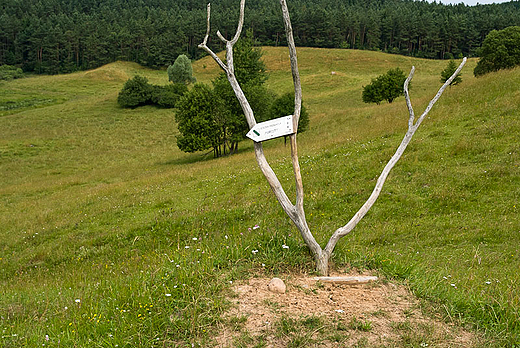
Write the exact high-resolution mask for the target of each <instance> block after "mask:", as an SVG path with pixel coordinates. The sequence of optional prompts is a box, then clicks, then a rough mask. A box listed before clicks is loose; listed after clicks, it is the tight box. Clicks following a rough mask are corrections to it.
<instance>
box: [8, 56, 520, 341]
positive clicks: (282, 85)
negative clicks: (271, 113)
mask: <svg viewBox="0 0 520 348" xmlns="http://www.w3.org/2000/svg"><path fill="white" fill-rule="evenodd" d="M264 52H265V55H264V60H265V62H266V66H267V68H268V70H269V73H270V78H269V80H268V82H267V84H268V85H269V87H270V88H272V89H274V90H276V91H277V92H278V93H279V94H281V93H283V92H286V91H289V90H290V89H291V74H290V71H289V65H288V55H287V53H286V50H285V49H283V48H271V47H268V48H264ZM298 53H299V57H298V58H299V63H300V71H301V75H302V84H303V93H304V101H305V104H306V106H307V108H308V111H309V114H310V129H309V131H307V132H305V133H302V134H301V136H299V152H300V161H301V166H302V170H303V180H304V187H305V191H306V202H305V206H306V212H307V216H308V219H309V224H310V225H311V229H313V230H314V232H315V233H316V234H317V235H318V240H319V241H320V242H322V243H323V242H324V241H325V238H328V235H329V234H330V233H331V232H332V231H333V230H334V229H335V228H337V227H338V226H340V225H341V224H342V223H345V222H346V221H347V220H348V219H349V218H350V217H351V215H352V214H353V213H354V212H355V211H356V210H357V209H358V207H359V206H360V205H361V204H362V203H363V201H364V200H365V199H366V197H368V195H369V192H370V190H371V189H372V186H373V185H374V181H375V178H376V177H377V175H378V174H379V172H380V171H381V169H382V167H383V166H384V164H385V162H386V161H387V160H388V158H390V156H391V155H392V154H393V152H394V151H395V148H396V147H397V145H398V144H399V142H400V140H401V137H402V136H403V134H404V132H405V129H406V124H407V110H406V106H405V103H404V100H403V99H402V98H399V99H398V100H396V101H395V102H394V103H392V104H382V105H379V106H377V105H367V104H363V103H362V101H361V89H362V86H363V85H366V84H368V83H369V82H370V79H371V78H373V77H375V76H377V75H378V74H381V73H384V72H385V71H386V70H388V69H389V68H393V67H396V66H398V67H400V68H401V69H402V70H404V71H405V72H408V71H409V69H410V67H411V65H415V66H416V75H415V78H414V80H413V83H412V89H411V95H412V103H413V105H414V108H415V110H416V113H419V112H422V110H423V109H424V107H425V106H426V105H427V103H428V102H429V100H430V99H431V97H433V95H434V94H435V93H436V91H437V89H438V87H439V86H440V83H439V78H440V72H441V70H442V69H444V67H445V65H446V62H443V61H431V60H424V59H416V58H410V57H404V56H397V55H389V54H384V53H378V52H368V51H355V50H339V49H338V50H335V49H331V50H326V49H313V48H300V49H298ZM475 64H476V60H470V61H469V63H468V64H467V66H466V67H465V69H464V70H463V75H462V79H463V82H462V84H461V85H460V86H456V87H451V88H449V89H448V90H447V91H446V92H445V94H444V95H443V97H442V98H441V100H440V101H439V102H438V104H437V105H436V106H435V107H434V109H433V110H432V112H431V113H430V115H429V118H428V119H427V120H426V121H425V122H424V124H423V125H422V126H421V129H419V131H418V133H417V134H416V138H414V139H413V140H412V143H411V145H410V147H409V148H408V149H407V151H406V152H405V154H404V157H403V158H402V159H401V161H400V162H399V163H398V164H397V166H396V168H395V169H394V171H393V172H392V173H391V174H390V177H389V180H388V182H387V184H386V186H385V187H384V189H383V193H382V195H381V197H380V198H379V201H378V202H377V203H376V205H375V206H374V208H373V210H372V211H371V212H370V213H369V214H368V215H367V216H366V217H365V219H364V221H363V222H362V223H361V224H360V225H359V226H358V227H357V228H356V229H355V230H354V231H353V233H352V234H351V235H350V236H348V237H347V238H345V240H344V241H342V242H340V243H339V244H338V246H337V249H336V253H335V255H334V257H333V261H334V264H335V267H336V269H343V268H349V267H356V268H359V269H365V268H369V269H375V270H377V271H378V272H380V273H381V274H382V275H385V276H387V277H395V278H397V279H400V280H402V281H404V282H406V283H407V284H408V285H409V286H410V288H411V289H412V290H413V291H414V293H415V294H416V295H417V296H419V297H420V298H425V299H428V300H431V301H432V302H431V303H433V304H434V305H433V306H434V307H435V308H437V309H438V310H439V311H441V312H442V313H443V314H444V315H446V316H447V317H451V318H459V319H461V320H462V321H463V322H465V323H470V324H475V325H476V327H478V328H479V329H481V330H482V332H485V333H487V334H489V336H490V337H491V338H492V340H493V342H495V343H496V345H497V346H512V345H513V344H515V343H516V344H518V342H519V340H520V327H519V325H518V323H519V319H520V318H519V314H518V311H519V308H520V297H519V295H518V294H520V279H519V274H518V266H519V262H520V250H519V247H518V246H519V245H520V232H519V231H520V218H519V216H520V214H519V213H518V209H519V207H518V197H520V145H519V142H518V139H520V117H519V116H520V115H519V113H520V111H519V108H518V105H520V93H519V91H518V87H517V86H518V85H519V83H520V69H515V70H510V71H501V72H498V73H495V74H489V75H486V76H484V77H482V78H479V79H476V78H474V77H473V74H472V71H473V67H474V66H475ZM332 71H334V72H336V74H334V75H333V74H331V72H332ZM218 72H219V71H218V69H217V67H216V65H215V64H214V63H212V62H211V61H210V60H209V59H208V58H204V59H201V60H200V61H197V62H196V63H195V65H194V75H195V76H196V77H197V79H198V80H199V81H203V82H209V81H210V80H211V78H213V77H214V76H215V75H216V74H218ZM136 73H139V74H142V75H144V76H146V77H147V78H148V79H149V80H150V82H152V83H155V84H166V83H167V74H166V72H165V71H157V70H148V69H145V68H142V67H140V66H139V65H137V64H134V63H125V62H116V63H112V64H109V65H106V66H103V67H101V68H98V69H96V70H91V71H86V72H79V73H72V74H68V75H56V76H36V77H30V78H25V79H21V80H14V81H10V82H0V90H1V93H0V95H2V97H0V107H1V108H0V130H1V131H0V132H1V136H0V289H1V290H0V294H1V296H0V313H7V314H5V315H1V317H0V327H1V329H2V330H3V331H2V332H3V333H2V340H4V342H2V343H5V344H4V346H6V347H11V346H12V347H19V346H24V345H25V346H27V347H34V346H36V345H38V346H40V345H41V343H46V342H44V341H41V340H43V337H45V335H46V334H48V333H47V332H51V334H49V335H50V336H52V337H60V340H61V342H62V344H66V343H67V342H69V343H70V342H76V344H78V346H85V347H86V346H88V343H87V342H89V340H92V341H94V342H96V343H97V344H98V345H100V346H112V345H114V344H116V343H114V342H116V341H114V340H112V341H110V340H108V339H107V337H108V335H109V334H110V335H113V336H116V337H118V340H119V341H117V342H119V343H118V344H119V346H124V344H126V346H128V347H133V346H138V344H140V343H142V342H147V343H149V342H152V341H154V340H155V339H156V338H160V343H161V344H162V343H164V344H167V342H170V344H173V345H175V344H176V343H175V342H177V344H179V345H180V343H179V342H194V341H196V342H205V341H204V340H205V339H208V338H207V337H208V335H209V333H208V332H211V328H214V327H215V325H216V323H218V322H220V319H219V315H220V313H222V312H223V311H224V308H226V301H225V300H224V297H223V296H224V294H225V293H226V291H227V289H228V286H229V285H227V284H228V281H234V280H237V279H243V278H245V277H247V276H248V275H249V274H250V273H257V274H260V275H267V276H268V275H272V274H285V273H287V272H297V271H303V272H310V271H312V260H311V258H310V256H309V255H308V254H307V252H306V248H305V246H304V244H303V242H302V241H301V238H300V237H299V236H298V235H297V232H296V230H295V228H294V227H292V225H291V224H290V222H289V220H288V218H287V217H286V216H284V214H283V213H282V212H281V209H280V208H279V206H278V204H277V202H276V200H275V198H274V196H273V195H272V194H271V192H270V190H269V188H268V186H267V183H266V182H265V180H264V179H263V177H262V176H261V173H260V171H259V170H258V169H257V167H256V161H255V159H254V154H253V152H252V145H251V144H250V143H249V142H248V141H244V142H242V143H241V144H240V149H241V150H240V152H239V153H238V154H237V155H234V156H231V157H226V158H220V159H210V158H209V157H203V156H202V154H184V153H182V152H180V151H179V150H178V149H177V147H176V145H175V135H176V134H177V130H176V126H175V123H174V117H173V113H172V111H171V110H165V109H157V108H154V107H142V108H137V109H134V110H127V109H121V108H119V107H118V106H117V103H116V97H117V93H118V91H119V90H120V89H121V87H122V85H123V83H124V82H125V81H126V79H127V78H130V77H132V76H133V75H134V74H136ZM265 147H266V151H267V154H268V158H269V159H270V160H271V161H272V163H273V166H274V168H275V170H276V171H277V172H278V173H279V175H280V176H281V178H282V182H286V183H287V185H288V186H289V189H288V191H289V192H291V190H290V186H291V185H292V184H293V183H292V179H291V166H290V162H289V161H288V158H289V150H288V149H287V148H285V147H284V145H283V140H274V141H270V142H268V143H266V146H265ZM289 195H290V196H293V195H294V194H292V193H290V194H289ZM255 225H259V226H260V229H259V230H258V231H256V232H251V233H250V232H248V228H250V227H252V226H255ZM193 238H197V239H196V240H194V239H193ZM282 244H285V245H288V246H289V247H290V249H289V251H288V252H286V253H284V252H283V250H282V249H281V248H280V246H281V245H282ZM186 247H189V248H186ZM252 249H258V250H261V252H260V253H258V254H257V255H254V254H251V250H252ZM201 250H202V251H205V253H204V254H201ZM262 265H264V266H262ZM182 284H185V287H184V288H183V291H182V292H181V291H178V290H175V289H177V286H181V285H182ZM203 284H204V285H205V287H204V289H202V285H203ZM174 286H175V287H174ZM165 292H166V293H168V294H170V295H172V296H171V299H165V298H164V293H165ZM166 300H171V301H170V302H168V301H166ZM152 303H153V306H154V309H153V310H152V309H151V305H152ZM143 306H144V308H145V309H146V308H148V309H146V310H143ZM123 311H124V312H123ZM126 311H128V312H126ZM137 313H139V314H141V316H137ZM172 313H181V314H178V315H177V314H175V315H174V314H172ZM182 313H187V314H185V315H182ZM51 314H52V315H51ZM134 314H135V315H134ZM99 315H103V318H104V319H101V321H99V320H100V319H99ZM145 317H146V318H145ZM142 318H145V319H142ZM172 318H173V319H172ZM35 319H36V320H35ZM122 332H125V333H126V335H119V336H118V335H117V333H122ZM158 332H161V333H165V332H166V333H165V335H166V336H160V337H159V336H157V333H158ZM13 335H16V336H13ZM120 336H124V337H120ZM22 337H23V339H22ZM165 337H166V338H165ZM205 337H206V338H205ZM107 342H112V343H110V345H109V343H107ZM172 342H173V343H172ZM201 344H202V343H201ZM58 345H59V344H57V343H56V342H54V346H58ZM51 346H52V345H51ZM161 346H162V345H161ZM209 346H211V345H209Z"/></svg>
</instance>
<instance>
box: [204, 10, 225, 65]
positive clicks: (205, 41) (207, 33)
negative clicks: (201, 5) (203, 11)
mask: <svg viewBox="0 0 520 348" xmlns="http://www.w3.org/2000/svg"><path fill="white" fill-rule="evenodd" d="M210 18H211V3H209V4H208V17H207V22H208V24H207V29H206V36H204V41H202V43H201V44H199V46H198V47H199V48H202V49H203V50H204V51H206V52H207V53H208V54H209V55H210V56H211V57H212V58H213V59H214V60H215V62H217V64H218V65H220V67H221V68H222V69H223V70H224V71H225V72H226V73H227V70H228V69H227V67H226V64H224V62H223V61H222V60H221V59H220V58H219V57H218V56H217V55H216V54H215V52H213V51H212V50H211V49H210V48H209V47H208V46H207V44H208V38H209V32H210Z"/></svg>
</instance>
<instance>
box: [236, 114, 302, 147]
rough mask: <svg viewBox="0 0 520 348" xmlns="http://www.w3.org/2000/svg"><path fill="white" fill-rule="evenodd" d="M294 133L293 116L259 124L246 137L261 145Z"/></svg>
mask: <svg viewBox="0 0 520 348" xmlns="http://www.w3.org/2000/svg"><path fill="white" fill-rule="evenodd" d="M293 133H294V128H293V115H289V116H284V117H279V118H275V119H274V120H269V121H265V122H260V123H257V124H256V125H255V126H254V127H253V128H251V130H250V131H249V132H247V134H246V137H248V138H249V139H251V140H253V141H256V142H257V143H259V142H261V141H265V140H270V139H274V138H279V137H283V136H285V135H289V134H293Z"/></svg>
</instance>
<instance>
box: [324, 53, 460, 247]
mask: <svg viewBox="0 0 520 348" xmlns="http://www.w3.org/2000/svg"><path fill="white" fill-rule="evenodd" d="M464 64H466V58H464V59H463V60H462V63H461V64H460V65H459V67H458V69H457V70H456V71H455V72H454V73H453V75H452V76H451V77H450V78H449V79H448V80H447V81H446V82H445V83H444V85H442V87H441V88H440V89H439V91H438V92H437V94H436V95H435V97H434V98H433V99H432V100H431V101H430V103H429V104H428V107H427V108H426V110H425V111H424V112H423V114H422V115H421V117H419V119H418V120H417V122H416V123H415V124H413V109H412V106H411V105H412V103H411V101H410V96H409V93H408V84H409V82H410V80H411V79H412V77H413V74H414V71H415V68H414V67H412V70H411V72H410V75H409V76H408V78H407V79H406V81H405V84H404V90H405V98H406V104H407V105H408V109H409V111H410V118H409V120H408V125H409V126H408V131H407V132H406V134H405V136H404V138H403V140H402V141H401V144H400V145H399V147H398V148H397V151H396V152H395V154H394V155H393V156H392V158H391V159H390V161H388V163H387V164H386V166H385V168H384V169H383V171H382V173H381V175H380V176H379V178H378V179H377V183H376V186H375V187H374V190H373V191H372V194H371V195H370V197H369V198H368V199H367V201H366V202H365V204H363V206H362V207H361V208H360V209H359V210H358V212H357V213H356V214H355V215H354V216H353V217H352V219H350V221H349V222H348V223H347V224H346V225H345V226H343V227H340V228H338V229H337V230H336V231H335V232H334V233H333V235H332V236H331V237H330V239H329V242H328V243H327V246H326V247H325V250H324V252H325V253H326V254H328V255H331V254H332V251H333V250H334V247H335V246H336V244H337V242H338V241H339V239H340V238H342V237H344V236H345V235H347V234H348V233H350V231H352V230H353V229H354V227H356V225H357V224H358V223H359V221H361V219H362V218H363V217H364V216H365V214H366V213H367V212H368V211H369V210H370V208H371V207H372V206H373V205H374V203H375V202H376V200H377V198H378V197H379V194H380V193H381V189H382V188H383V184H384V183H385V181H386V178H387V177H388V174H389V173H390V171H391V170H392V168H393V167H394V165H395V164H396V163H397V161H399V159H400V158H401V156H402V155H403V152H404V150H405V149H406V147H407V146H408V144H409V143H410V140H412V137H413V135H414V134H415V131H416V130H417V129H418V128H419V126H420V125H421V122H422V121H423V120H424V118H425V117H426V115H427V114H428V113H429V112H430V110H431V108H432V106H433V105H434V104H435V102H437V100H438V99H439V98H440V96H441V95H442V92H444V90H445V89H446V87H447V86H449V84H450V83H451V81H453V79H454V78H455V77H456V76H457V75H458V74H459V72H460V70H461V69H462V67H463V66H464Z"/></svg>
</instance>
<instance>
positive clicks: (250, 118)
mask: <svg viewBox="0 0 520 348" xmlns="http://www.w3.org/2000/svg"><path fill="white" fill-rule="evenodd" d="M280 5H281V7H282V16H283V21H284V26H285V32H286V36H287V43H288V46H289V57H290V61H291V71H292V76H293V84H294V114H293V115H294V117H293V129H294V134H292V135H290V136H289V140H290V144H291V161H292V165H293V173H294V179H295V183H296V204H292V202H291V200H290V199H289V198H288V197H287V195H286V193H285V191H284V189H283V187H282V185H281V183H280V181H279V180H278V177H277V176H276V174H275V173H274V171H273V169H272V168H271V166H270V165H269V163H268V162H267V159H266V158H265V155H264V151H263V147H262V143H257V142H255V143H254V148H255V156H256V160H257V162H258V166H259V168H260V170H261V171H262V173H263V174H264V176H265V178H266V180H267V182H268V183H269V186H270V187H271V190H272V191H273V193H274V195H275V197H276V199H277V200H278V202H279V203H280V205H281V206H282V208H283V210H284V211H285V213H286V214H287V215H288V216H289V218H290V219H291V220H292V221H293V223H294V224H295V225H296V227H297V228H298V230H299V231H300V234H301V236H302V238H303V240H304V241H305V244H306V245H307V247H308V248H309V249H310V251H311V253H312V255H313V257H314V259H315V261H316V271H317V272H318V273H319V274H322V275H328V272H329V260H330V257H331V256H332V252H333V251H334V248H335V246H336V244H337V243H338V241H339V240H340V239H341V238H342V237H344V236H345V235H347V234H348V233H350V232H351V231H352V230H353V229H354V227H355V226H356V225H357V224H358V223H359V221H360V220H361V219H362V218H363V217H364V216H365V214H366V213H367V212H368V210H369V209H370V208H371V207H372V206H373V205H374V203H375V201H376V200H377V198H378V197H379V194H380V193H381V190H382V188H383V185H384V183H385V181H386V178H387V177H388V174H389V173H390V171H391V170H392V168H393V167H394V166H395V164H396V163H397V161H398V160H399V159H400V158H401V156H402V154H403V152H404V150H405V149H406V147H407V146H408V144H409V143H410V141H411V139H412V137H413V135H414V134H415V132H416V130H417V129H418V128H419V126H420V124H421V123H422V121H423V120H424V118H425V117H426V115H427V114H428V112H429V111H430V110H431V108H432V106H433V104H435V102H436V101H437V100H438V99H439V98H440V96H441V95H442V93H443V92H444V90H445V89H446V87H447V86H449V84H450V83H451V82H452V81H453V79H454V78H455V77H456V76H457V75H458V74H459V72H460V70H461V69H462V67H463V66H464V64H465V63H466V58H464V59H463V61H462V63H461V64H460V66H459V67H458V69H457V70H456V71H455V73H454V74H453V75H452V76H451V77H450V78H449V79H448V80H447V81H446V83H444V85H443V86H442V87H441V88H440V89H439V91H438V92H437V94H436V95H435V97H434V98H433V99H432V100H431V102H430V104H429V105H428V107H427V108H426V110H425V111H424V112H423V114H422V115H421V116H420V117H419V118H418V120H417V122H415V115H414V111H413V108H412V104H411V101H410V96H409V93H408V85H409V83H410V80H411V79H412V77H413V74H414V72H415V67H412V70H411V71H410V74H409V75H408V78H407V79H406V81H405V83H404V94H405V98H406V104H407V107H408V110H409V119H408V131H407V132H406V134H405V136H404V138H403V140H402V142H401V144H400V145H399V147H398V148H397V151H396V152H395V154H394V155H393V156H392V158H391V159H390V161H389V162H388V163H387V165H386V166H385V168H384V169H383V172H382V173H381V175H380V176H379V178H378V180H377V183H376V186H375V188H374V190H373V191H372V194H371V195H370V197H369V198H368V200H367V201H366V202H365V204H363V206H362V207H361V208H360V209H359V211H358V212H357V213H356V214H355V215H354V216H353V217H352V218H351V219H350V221H349V222H348V223H347V224H346V225H345V226H343V227H340V228H338V229H337V230H336V231H335V232H334V233H333V234H332V236H331V237H330V239H329V241H328V243H327V245H326V247H325V249H322V248H321V246H320V245H319V244H318V243H317V242H316V239H315V238H314V236H313V235H312V233H311V231H310V229H309V226H308V224H307V220H306V218H305V211H304V207H303V197H304V192H303V182H302V177H301V171H300V164H299V162H298V146H297V142H296V134H297V129H298V122H299V119H300V113H301V102H302V91H301V82H300V74H299V72H298V59H297V55H296V46H295V44H294V37H293V31H292V26H291V20H290V17H289V11H288V8H287V3H286V0H280ZM244 9H245V0H241V1H240V18H239V21H238V27H237V31H236V34H235V36H234V38H233V39H232V40H226V39H225V38H224V37H223V36H222V34H221V33H220V32H219V31H217V35H218V37H219V38H220V40H221V41H222V42H223V43H224V44H225V45H226V64H224V62H222V60H221V59H220V58H219V57H218V56H217V55H216V54H215V53H214V52H213V51H211V49H209V48H208V46H207V41H208V38H209V32H210V14H211V6H210V5H209V4H208V15H207V32H206V36H205V38H204V41H203V42H202V43H201V44H200V45H199V47H200V48H202V49H204V50H205V51H206V52H208V54H209V55H211V57H213V59H214V60H215V61H216V62H217V64H219V66H220V67H221V68H222V69H223V70H224V71H225V72H226V76H227V78H228V81H229V83H230V84H231V87H232V88H233V91H234V92H235V95H236V97H237V99H238V101H239V103H240V105H241V107H242V110H243V112H244V115H245V116H246V120H247V123H248V125H249V128H250V129H251V128H253V127H254V126H255V125H256V119H255V117H254V114H253V110H252V109H251V106H250V105H249V102H248V100H247V98H246V97H245V95H244V92H243V91H242V89H241V87H240V85H239V84H238V81H237V79H236V77H235V72H234V66H233V45H234V44H235V43H236V42H237V40H238V38H239V37H240V33H241V31H242V26H243V23H244ZM353 37H354V38H355V35H354V36H353Z"/></svg>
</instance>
